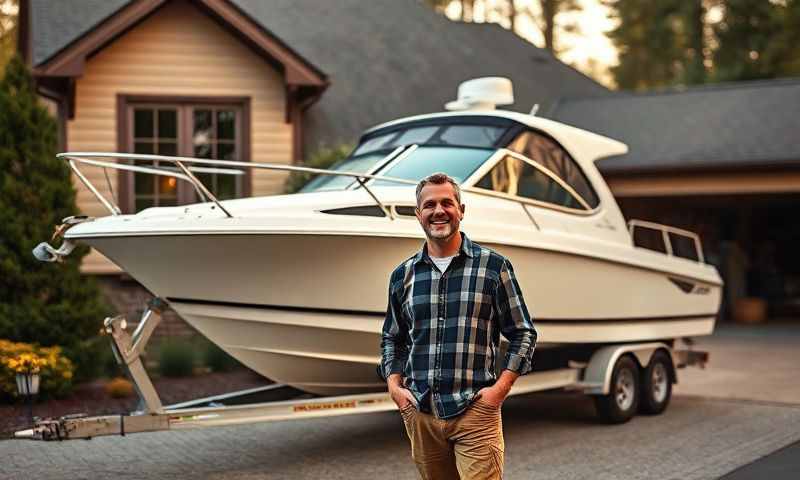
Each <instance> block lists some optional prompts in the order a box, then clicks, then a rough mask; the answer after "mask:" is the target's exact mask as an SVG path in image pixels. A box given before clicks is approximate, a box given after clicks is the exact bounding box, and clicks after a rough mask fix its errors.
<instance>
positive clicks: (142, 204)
mask: <svg viewBox="0 0 800 480" xmlns="http://www.w3.org/2000/svg"><path fill="white" fill-rule="evenodd" d="M155 204H156V202H155V200H153V198H152V197H136V211H137V212H141V211H142V210H144V209H145V208H150V207H154V206H155Z"/></svg>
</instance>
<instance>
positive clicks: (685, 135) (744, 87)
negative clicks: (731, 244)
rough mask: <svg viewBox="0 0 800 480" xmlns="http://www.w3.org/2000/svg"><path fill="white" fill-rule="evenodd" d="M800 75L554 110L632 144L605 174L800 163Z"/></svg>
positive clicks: (604, 166) (604, 163)
mask: <svg viewBox="0 0 800 480" xmlns="http://www.w3.org/2000/svg"><path fill="white" fill-rule="evenodd" d="M798 105H800V78H798V79H787V80H766V81H755V82H737V83H730V84H714V85H706V86H701V87H693V88H689V89H685V90H672V91H663V92H653V93H645V94H617V95H613V96H609V97H605V98H582V99H563V100H562V101H560V102H559V103H558V104H557V105H556V106H555V107H554V108H553V109H552V110H551V111H550V112H548V114H547V116H548V117H551V118H553V119H555V120H558V121H560V122H563V123H567V124H570V125H574V126H577V127H580V128H585V129H587V130H591V131H594V132H597V133H600V134H602V135H606V136H608V137H611V138H614V139H617V140H620V141H622V142H625V143H627V144H628V147H629V148H630V150H629V151H628V153H627V154H625V155H620V156H616V157H612V158H607V159H603V160H600V161H598V162H597V165H598V167H599V168H600V170H601V171H602V172H603V173H609V174H613V173H648V172H659V171H666V170H669V171H678V170H687V171H688V170H715V169H737V168H775V167H786V166H789V165H795V166H797V165H800V142H798V141H797V138H798V132H800V115H798Z"/></svg>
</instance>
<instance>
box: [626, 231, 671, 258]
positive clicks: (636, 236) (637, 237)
mask: <svg viewBox="0 0 800 480" xmlns="http://www.w3.org/2000/svg"><path fill="white" fill-rule="evenodd" d="M633 244H634V245H636V246H637V247H642V248H646V249H648V250H655V251H656V252H661V253H667V248H666V247H665V246H664V236H663V234H662V233H661V230H655V229H652V228H645V227H635V228H634V229H633Z"/></svg>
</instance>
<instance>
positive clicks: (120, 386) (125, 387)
mask: <svg viewBox="0 0 800 480" xmlns="http://www.w3.org/2000/svg"><path fill="white" fill-rule="evenodd" d="M105 389H106V393H107V394H108V395H109V396H110V397H111V398H128V397H131V396H133V384H132V383H131V382H129V381H128V380H127V379H125V378H122V377H117V378H114V379H112V380H111V381H109V382H108V383H107V384H106V387H105Z"/></svg>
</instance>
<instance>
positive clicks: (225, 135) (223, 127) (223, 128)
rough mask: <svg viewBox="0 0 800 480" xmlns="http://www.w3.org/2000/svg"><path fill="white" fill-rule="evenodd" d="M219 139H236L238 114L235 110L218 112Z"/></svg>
mask: <svg viewBox="0 0 800 480" xmlns="http://www.w3.org/2000/svg"><path fill="white" fill-rule="evenodd" d="M217 138H218V139H227V140H233V139H235V138H236V112H234V111H233V110H217Z"/></svg>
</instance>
